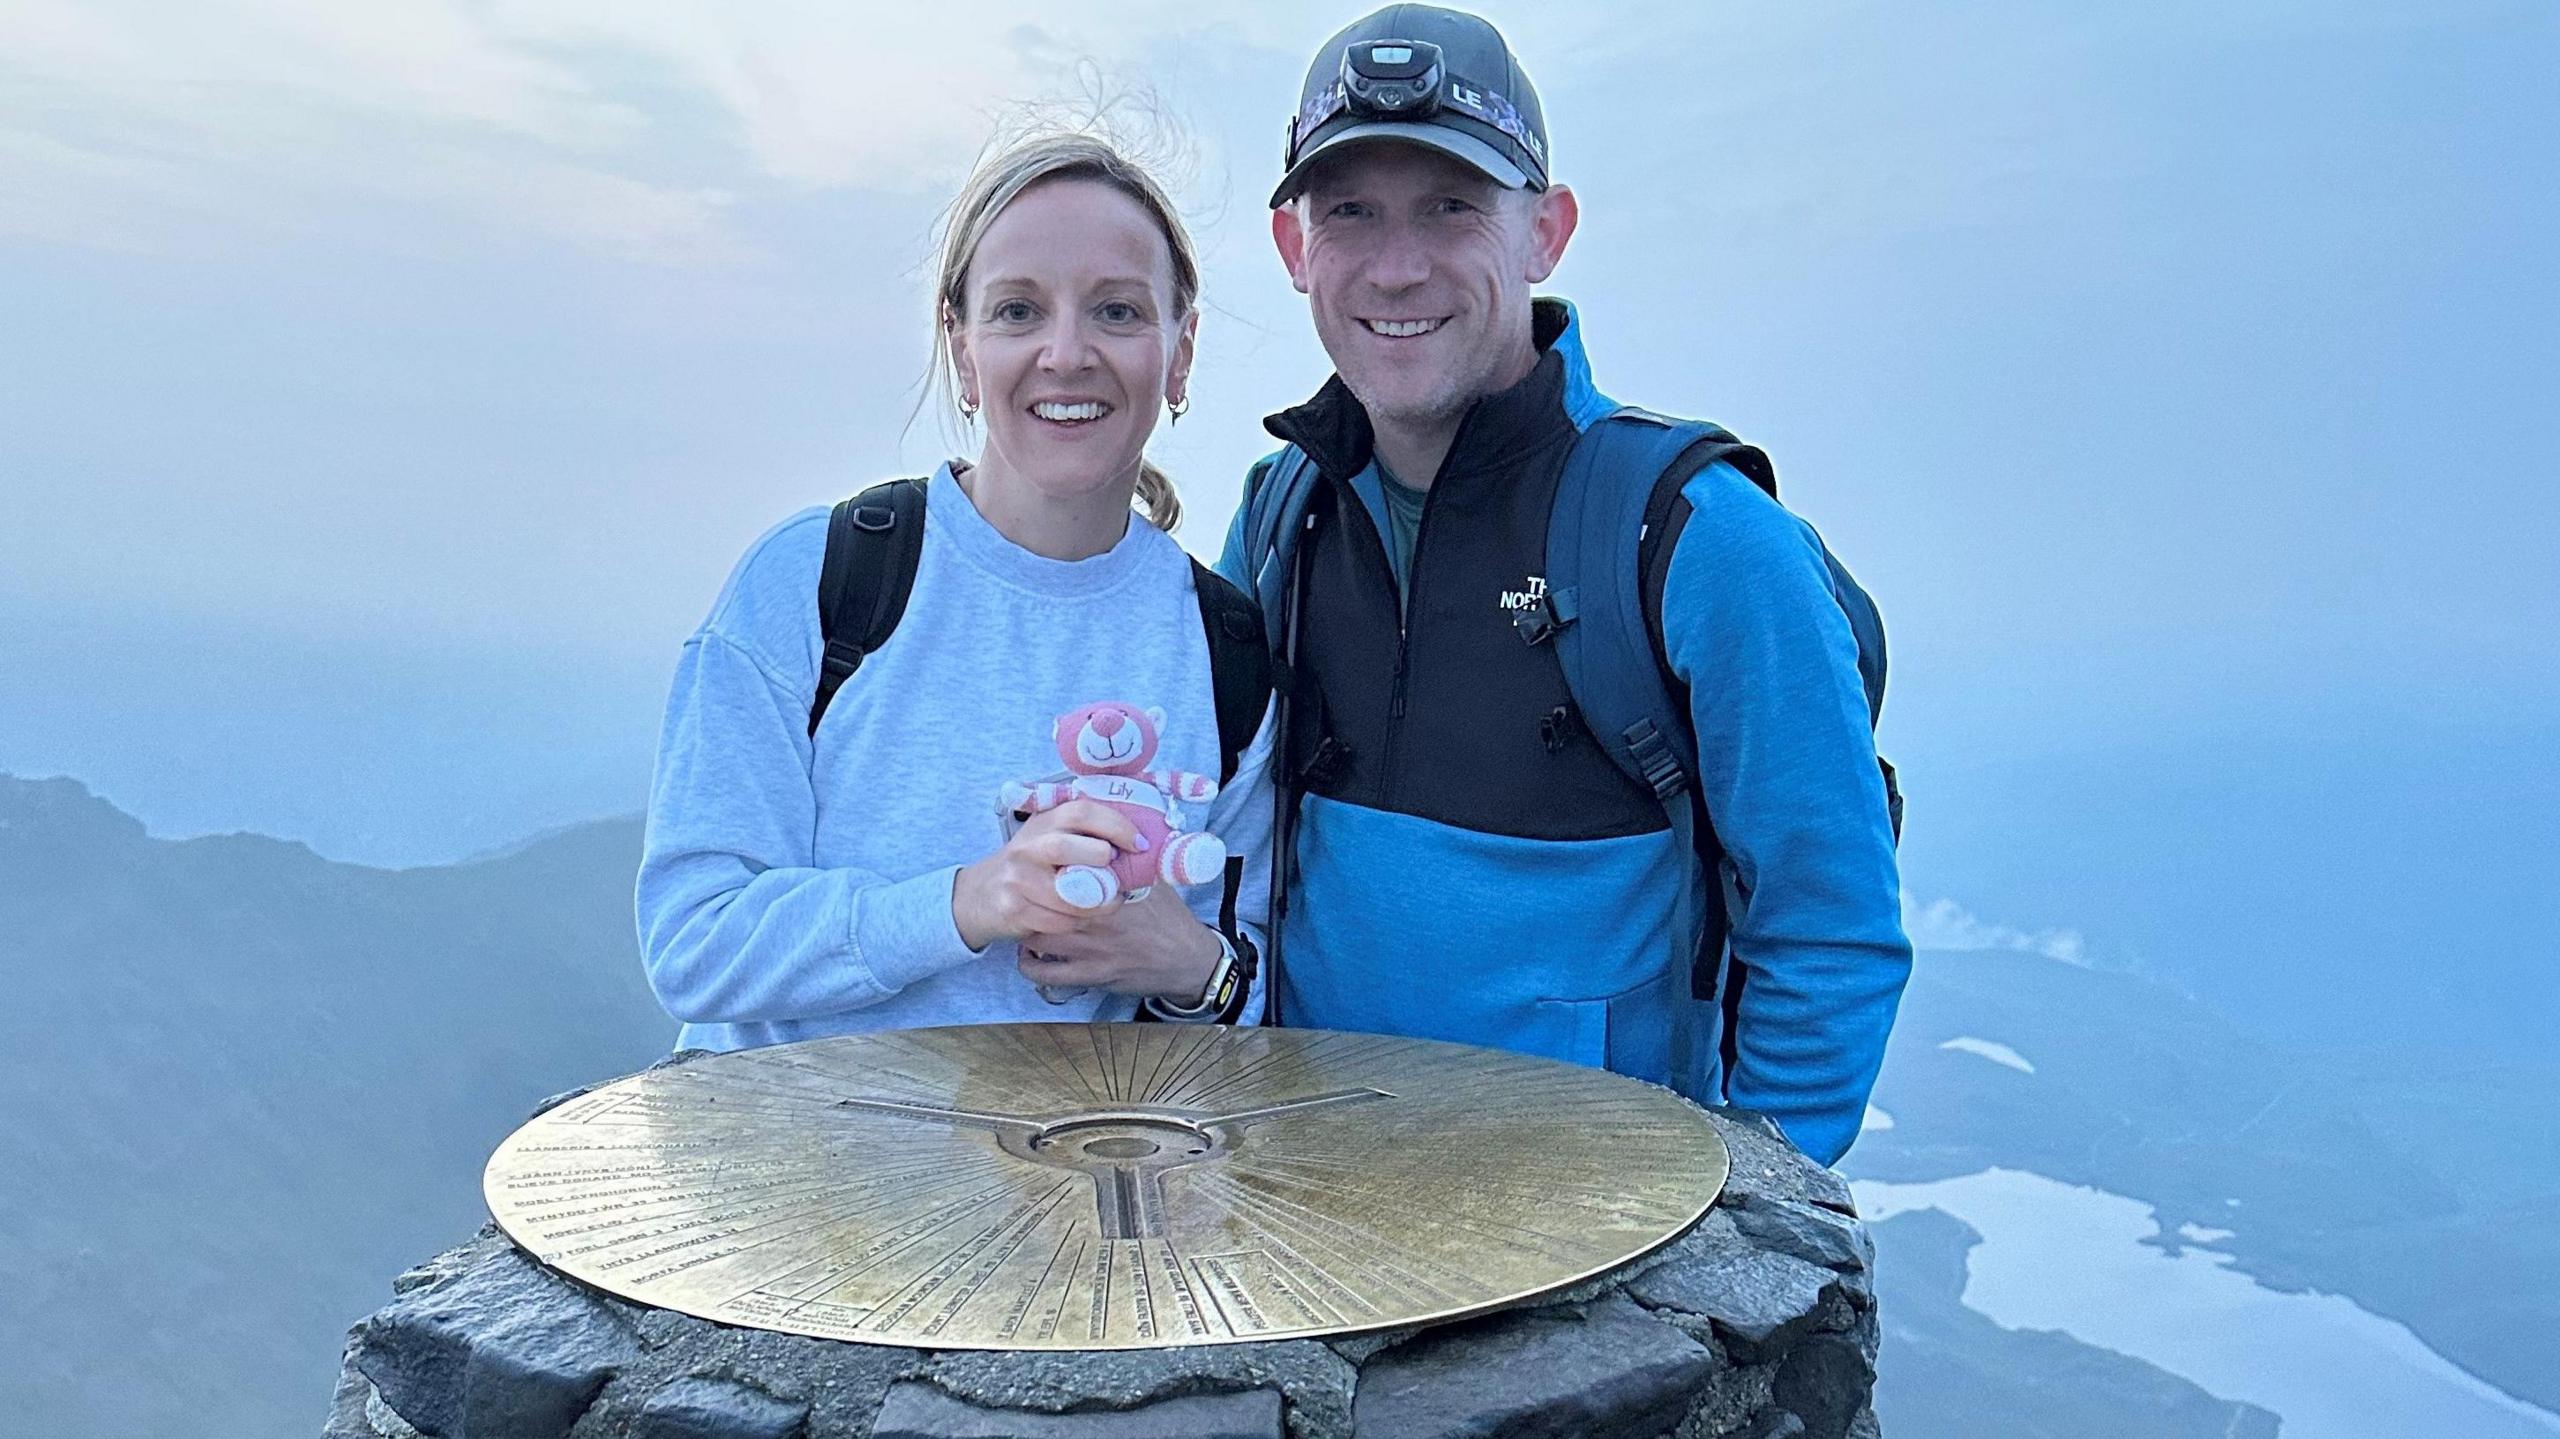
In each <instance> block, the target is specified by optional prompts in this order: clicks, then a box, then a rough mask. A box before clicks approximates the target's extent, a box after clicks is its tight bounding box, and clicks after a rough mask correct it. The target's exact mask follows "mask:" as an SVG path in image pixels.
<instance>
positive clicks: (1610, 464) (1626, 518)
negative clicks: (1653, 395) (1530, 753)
mask: <svg viewBox="0 0 2560 1439" xmlns="http://www.w3.org/2000/svg"><path fill="white" fill-rule="evenodd" d="M1702 445H1704V446H1708V447H1715V446H1719V445H1730V446H1733V447H1734V449H1735V450H1736V451H1740V450H1743V449H1747V448H1748V447H1746V446H1742V445H1740V444H1739V442H1738V441H1735V440H1734V439H1733V437H1732V436H1731V435H1729V434H1726V433H1725V432H1724V431H1723V430H1720V429H1718V428H1716V427H1715V426H1713V425H1708V424H1700V423H1694V422H1684V421H1678V420H1671V419H1666V418H1664V417H1663V416H1660V415H1656V414H1653V413H1651V412H1650V411H1645V410H1638V409H1634V408H1632V407H1629V408H1621V409H1619V410H1616V411H1613V412H1612V413H1610V414H1608V415H1606V416H1603V417H1602V418H1601V419H1599V420H1597V421H1595V422H1594V423H1593V424H1592V425H1591V426H1590V427H1589V428H1588V429H1585V430H1584V431H1583V432H1582V438H1581V439H1580V440H1579V441H1577V442H1576V443H1575V445H1574V447H1573V453H1572V454H1571V455H1570V456H1568V457H1567V458H1566V460H1565V467H1564V474H1563V476H1562V478H1560V479H1559V480H1558V481H1557V483H1556V499H1555V507H1554V509H1553V510H1552V511H1551V512H1550V513H1549V515H1548V519H1547V566H1546V568H1547V573H1546V581H1547V593H1546V596H1545V599H1544V602H1543V603H1540V604H1535V605H1532V606H1530V607H1529V608H1526V609H1523V610H1521V611H1519V612H1518V613H1517V614H1516V615H1515V616H1514V617H1513V621H1512V622H1513V624H1514V625H1515V626H1516V627H1517V628H1518V629H1519V631H1520V637H1521V638H1522V639H1524V640H1526V641H1528V642H1529V643H1531V644H1541V643H1544V642H1546V641H1547V640H1550V639H1552V640H1553V641H1554V642H1555V646H1556V659H1557V661H1558V662H1559V663H1561V664H1562V665H1563V667H1564V680H1565V686H1566V687H1567V688H1568V689H1570V690H1572V691H1573V702H1574V704H1575V706H1576V707H1577V708H1579V709H1580V710H1581V711H1582V718H1583V723H1584V724H1586V725H1588V726H1589V727H1590V729H1591V732H1592V734H1593V735H1594V736H1596V737H1597V738H1598V739H1599V741H1600V745H1601V748H1603V749H1604V750H1606V751H1607V752H1608V755H1609V758H1610V759H1611V760H1613V761H1615V762H1616V763H1617V766H1618V768H1620V769H1621V770H1624V771H1625V772H1626V773H1627V775H1628V777H1629V778H1632V779H1633V780H1635V781H1636V782H1637V783H1638V784H1641V785H1643V786H1645V787H1646V788H1648V789H1650V790H1652V791H1653V795H1654V798H1655V799H1657V800H1659V801H1661V803H1662V806H1663V808H1664V810H1665V811H1666V812H1668V814H1669V815H1670V817H1671V822H1672V824H1673V825H1674V826H1675V827H1676V828H1680V829H1683V830H1686V829H1688V828H1689V827H1690V822H1691V813H1690V808H1691V806H1690V800H1689V798H1688V792H1689V790H1690V789H1691V788H1692V786H1694V784H1695V783H1696V780H1697V773H1696V770H1697V741H1696V739H1695V738H1694V737H1693V736H1692V734H1691V732H1690V727H1689V714H1688V709H1687V707H1686V706H1684V705H1682V704H1681V703H1680V702H1679V700H1678V699H1677V697H1675V696H1674V695H1673V694H1672V691H1671V686H1670V683H1669V682H1668V680H1667V678H1666V676H1665V675H1664V673H1663V666H1662V660H1661V656H1660V654H1659V652H1658V650H1657V649H1656V647H1655V644H1654V640H1653V638H1652V636H1653V633H1654V625H1653V621H1652V619H1651V605H1652V604H1653V603H1655V602H1657V601H1658V597H1657V596H1648V595H1647V594H1646V586H1645V569H1646V566H1645V563H1644V561H1645V558H1646V555H1647V553H1648V547H1647V545H1646V543H1645V541H1646V539H1647V537H1648V530H1649V528H1650V527H1651V526H1652V525H1654V524H1658V523H1659V516H1658V515H1657V514H1655V513H1654V512H1655V511H1656V510H1657V509H1658V506H1657V505H1656V502H1655V501H1656V493H1657V491H1659V490H1660V489H1662V488H1663V482H1664V481H1665V480H1666V479H1667V478H1669V477H1670V476H1671V475H1672V473H1673V469H1674V466H1675V465H1680V464H1681V463H1682V458H1683V456H1687V455H1689V454H1690V452H1691V450H1692V449H1694V448H1698V447H1700V446H1702ZM1750 454H1751V455H1753V456H1755V457H1756V456H1757V455H1758V454H1759V452H1758V451H1756V450H1753V451H1750ZM1712 462H1713V460H1712V458H1709V459H1706V460H1703V461H1701V462H1700V463H1698V464H1696V465H1690V466H1685V468H1687V469H1688V470H1689V472H1690V473H1695V472H1696V470H1697V469H1700V468H1703V467H1704V465H1705V464H1706V463H1712ZM1760 463H1761V465H1762V466H1763V467H1764V468H1765V466H1766V463H1767V462H1766V461H1765V460H1762V461H1760Z"/></svg>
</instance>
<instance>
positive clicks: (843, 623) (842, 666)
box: [809, 479, 925, 736]
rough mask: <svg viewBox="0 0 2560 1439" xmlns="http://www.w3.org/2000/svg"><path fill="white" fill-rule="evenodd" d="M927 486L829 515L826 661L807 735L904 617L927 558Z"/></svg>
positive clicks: (822, 576) (882, 494) (883, 486)
mask: <svg viewBox="0 0 2560 1439" xmlns="http://www.w3.org/2000/svg"><path fill="white" fill-rule="evenodd" d="M924 487H925V482H924V481H923V480H920V479H907V480H887V481H884V482H882V483H880V484H876V485H873V486H872V487H871V488H869V489H867V490H864V491H863V492H862V493H861V494H858V495H855V496H854V497H853V498H852V499H849V500H843V501H840V502H838V503H837V505H836V507H835V510H834V512H833V513H832V514H830V515H828V516H827V558H826V561H825V563H823V564H822V565H820V566H819V568H818V632H819V634H820V636H821V637H822V638H824V640H825V641H826V655H825V658H824V659H822V660H821V661H820V662H819V666H818V694H817V698H816V699H815V700H814V701H813V702H812V703H811V704H810V706H809V733H810V734H811V735H812V736H815V735H816V734H817V732H818V721H819V720H821V719H823V718H825V716H826V713H827V704H828V702H829V701H831V700H833V699H834V698H835V697H836V691H837V690H839V689H842V688H843V687H844V682H845V680H846V679H847V678H849V677H850V676H851V675H852V674H853V672H854V671H855V670H858V669H860V668H862V661H863V659H864V657H866V656H868V655H869V654H870V653H871V652H872V651H873V650H876V649H878V648H880V646H881V645H882V644H883V643H885V642H886V641H887V640H888V638H889V634H890V632H891V631H892V630H895V629H896V628H897V627H898V620H899V618H900V617H901V616H903V615H905V614H906V612H907V592H908V591H910V590H912V589H914V588H915V583H916V561H917V558H918V557H919V556H920V555H922V554H923V553H924V511H925V493H924Z"/></svg>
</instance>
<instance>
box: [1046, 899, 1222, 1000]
mask: <svg viewBox="0 0 2560 1439" xmlns="http://www.w3.org/2000/svg"><path fill="white" fill-rule="evenodd" d="M1079 913H1084V914H1088V915H1091V916H1093V918H1092V919H1091V920H1090V921H1089V922H1088V923H1086V924H1084V925H1081V926H1079V927H1077V928H1076V929H1074V930H1072V931H1068V932H1064V933H1060V934H1056V935H1042V936H1040V937H1039V938H1037V939H1031V940H1025V941H1024V942H1023V946H1022V966H1021V967H1022V972H1023V974H1025V975H1026V976H1028V977H1029V978H1031V979H1032V980H1034V981H1036V982H1038V983H1041V984H1045V985H1049V986H1051V987H1052V988H1060V989H1066V988H1074V989H1107V990H1110V991H1111V992H1112V993H1114V994H1137V995H1149V994H1152V995H1158V996H1161V997H1163V998H1164V999H1166V1000H1169V1001H1171V1002H1172V1003H1174V1004H1176V1005H1181V1006H1185V1007H1188V1006H1189V1005H1192V1004H1194V1003H1197V1002H1198V1001H1199V999H1200V992H1201V991H1202V990H1203V989H1206V988H1207V987H1208V984H1209V975H1210V973H1211V971H1213V970H1215V969H1216V968H1217V967H1218V954H1219V949H1220V946H1219V943H1218V932H1217V931H1216V930H1213V929H1211V928H1209V926H1207V925H1205V924H1202V923H1201V922H1200V920H1199V918H1198V917H1197V916H1195V915H1193V914H1192V912H1191V909H1190V907H1189V906H1188V905H1185V904H1184V903H1183V902H1182V896H1181V894H1180V893H1179V892H1177V891H1176V890H1175V889H1174V887H1173V886H1172V885H1169V884H1158V885H1157V886H1156V887H1155V888H1154V889H1152V890H1150V891H1148V893H1147V897H1146V898H1145V899H1142V900H1139V901H1138V902H1137V903H1135V904H1121V905H1119V906H1117V907H1116V908H1114V909H1111V910H1085V911H1079Z"/></svg>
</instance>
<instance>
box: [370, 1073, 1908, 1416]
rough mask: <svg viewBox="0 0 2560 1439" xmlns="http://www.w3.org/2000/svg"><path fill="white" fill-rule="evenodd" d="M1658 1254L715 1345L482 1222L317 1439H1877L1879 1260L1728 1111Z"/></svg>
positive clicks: (1816, 1191) (1860, 1235) (1855, 1230)
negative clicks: (1151, 1313) (1293, 1316)
mask: <svg viewBox="0 0 2560 1439" xmlns="http://www.w3.org/2000/svg"><path fill="white" fill-rule="evenodd" d="M1717 1127H1718V1128H1719V1129H1720V1130H1721V1131H1722V1132H1723V1134H1724V1138H1725V1143H1726V1145H1727V1146H1729V1147H1730V1149H1731V1151H1732V1155H1733V1177H1732V1179H1731V1180H1730V1181H1729V1182H1728V1183H1727V1185H1726V1187H1725V1192H1724V1194H1723V1196H1722V1197H1721V1198H1719V1199H1718V1201H1717V1203H1716V1206H1715V1207H1714V1208H1713V1209H1711V1210H1709V1211H1708V1212H1707V1214H1706V1216H1705V1217H1704V1218H1703V1219H1701V1220H1700V1221H1699V1222H1698V1224H1696V1225H1695V1226H1694V1227H1692V1228H1691V1229H1690V1231H1689V1232H1688V1233H1687V1234H1685V1235H1683V1236H1682V1237H1681V1238H1679V1239H1678V1240H1676V1241H1674V1242H1673V1243H1671V1244H1670V1245H1668V1246H1666V1247H1664V1248H1662V1249H1659V1250H1656V1251H1655V1252H1653V1253H1652V1254H1648V1255H1646V1256H1644V1257H1643V1258H1641V1259H1638V1260H1636V1261H1635V1262H1633V1263H1630V1264H1628V1265H1625V1266H1624V1267H1622V1268H1620V1269H1618V1270H1615V1271H1613V1272H1611V1273H1609V1274H1606V1275H1603V1276H1601V1277H1599V1278H1597V1279H1593V1280H1591V1281H1588V1282H1586V1283H1584V1284H1581V1285H1578V1286H1576V1287H1575V1288H1573V1289H1570V1290H1566V1291H1564V1292H1562V1293H1561V1294H1558V1295H1555V1296H1553V1297H1551V1298H1550V1299H1549V1300H1547V1301H1546V1302H1543V1303H1539V1304H1535V1305H1532V1306H1528V1307H1523V1308H1518V1309H1513V1310H1508V1311H1504V1312H1501V1313H1497V1314H1493V1315H1488V1316H1484V1317H1480V1318H1476V1319H1469V1320H1461V1321H1458V1322H1455V1323H1449V1324H1440V1325H1433V1326H1428V1327H1425V1328H1422V1329H1418V1330H1410V1329H1409V1330H1390V1331H1383V1332H1379V1333H1374V1334H1362V1335H1353V1336H1346V1337H1339V1338H1335V1339H1330V1340H1291V1341H1283V1342H1276V1343H1249V1344H1221V1345H1207V1346H1200V1347H1196V1348H1189V1349H1158V1350H1142V1351H1129V1352H1097V1353H979V1352H968V1351H933V1350H922V1349H907V1348H890V1347H885V1346H876V1345H868V1344H849V1343H843V1342H840V1341H834V1340H826V1339H809V1338H802V1337H799V1336H795V1335H785V1334H773V1333H767V1332H764V1331H760V1330H752V1329H738V1328H732V1327H729V1326H727V1325H722V1324H714V1323H711V1322H708V1321H705V1320H700V1319H694V1318H691V1317H689V1316H687V1315H682V1314H677V1313H674V1312H672V1311H668V1310H657V1309H646V1308H642V1307H640V1306H638V1305H634V1304H629V1303H626V1302H624V1301H622V1300H619V1299H616V1298H613V1297H611V1296H609V1295H603V1294H599V1293H596V1292H594V1291H592V1290H589V1289H587V1288H585V1287H583V1286H581V1285H578V1284H576V1283H573V1282H571V1281H569V1280H566V1279H563V1278H561V1277H559V1276H557V1275H555V1274H553V1273H551V1272H550V1271H548V1270H545V1269H544V1268H542V1266H540V1265H539V1264H536V1263H535V1262H534V1261H532V1260H531V1259H529V1258H527V1257H526V1256H525V1255H523V1254H522V1253H520V1252H519V1251H518V1250H517V1249H516V1248H515V1247H514V1246H513V1245H512V1244H510V1243H509V1242H508V1241H507V1240H506V1239H505V1237H504V1236H502V1235H500V1234H498V1233H497V1232H496V1231H495V1229H494V1228H492V1229H489V1230H484V1231H483V1232H482V1233H481V1235H480V1236H479V1237H478V1238H476V1239H474V1240H472V1241H471V1242H470V1243H468V1244H465V1245H463V1246H461V1247H460V1248H457V1249H453V1250H449V1251H447V1252H445V1253H443V1254H440V1255H437V1256H436V1257H435V1258H433V1259H431V1260H429V1261H427V1262H426V1263H425V1264H423V1265H420V1266H419V1267H418V1268H416V1269H413V1270H411V1271H409V1272H408V1273H406V1274H403V1275H401V1276H400V1277H399V1278H398V1279H397V1280H395V1281H394V1282H393V1284H392V1290H393V1293H394V1295H395V1297H394V1299H393V1300H392V1302H391V1303H390V1304H389V1305H388V1306H386V1307H385V1308H383V1309H382V1310H381V1311H380V1312H379V1313H376V1314H374V1315H373V1316H371V1317H370V1318H367V1319H366V1320H364V1321H363V1322H362V1323H360V1324H358V1325H357V1326H356V1327H355V1329H354V1330H353V1331H352V1332H351V1333H350V1335H349V1337H348V1346H347V1353H346V1362H345V1366H344V1369H343V1371H342V1374H341V1378H340V1382H339V1386H338V1393H337V1399H336V1404H335V1406H334V1408H333V1409H332V1411H331V1414H330V1417H329V1423H328V1428H327V1430H326V1431H325V1433H326V1439H410V1436H412V1435H424V1436H427V1439H608V1436H612V1439H865V1436H869V1439H927V1436H932V1439H961V1436H969V1437H970V1439H1283V1436H1287V1439H1347V1436H1359V1439H1369V1436H1392V1439H1430V1436H1435V1435H1449V1436H1457V1435H1468V1436H1512V1435H1519V1436H1556V1439H1567V1436H1570V1439H1619V1436H1623V1439H1656V1436H1675V1435H1676V1436H1679V1439H1710V1436H1716V1439H1722V1436H1749V1439H1782V1436H1789V1435H1802V1436H1809V1439H1842V1436H1851V1435H1857V1436H1873V1435H1875V1433H1876V1423H1875V1415H1874V1412H1873V1410H1872V1409H1871V1408H1870V1407H1869V1405H1868V1394H1869V1391H1870V1389H1871V1388H1872V1386H1873V1384H1874V1381H1875V1353H1876V1334H1877V1328H1876V1314H1875V1291H1874V1288H1873V1285H1872V1282H1871V1264H1872V1260H1873V1257H1874V1251H1873V1248H1872V1246H1871V1245H1870V1244H1869V1242H1868V1239H1867V1234H1866V1230H1865V1228H1864V1226H1862V1225H1860V1224H1859V1223H1858V1222H1857V1221H1856V1220H1855V1219H1854V1218H1852V1217H1851V1209H1850V1202H1849V1191H1848V1187H1847V1186H1846V1185H1844V1184H1842V1183H1841V1182H1840V1180H1839V1179H1838V1178H1837V1177H1836V1176H1834V1175H1833V1174H1832V1173H1831V1172H1830V1171H1828V1170H1825V1169H1823V1168H1821V1167H1819V1166H1817V1165H1815V1164H1813V1163H1812V1162H1810V1161H1809V1160H1807V1159H1805V1158H1804V1157H1803V1156H1802V1155H1800V1154H1798V1153H1797V1152H1796V1151H1795V1150H1794V1149H1792V1148H1790V1147H1788V1146H1787V1145H1786V1143H1785V1142H1784V1141H1782V1140H1780V1139H1778V1138H1777V1137H1776V1132H1775V1131H1774V1130H1773V1129H1770V1128H1767V1127H1765V1126H1764V1124H1763V1122H1761V1121H1758V1120H1756V1119H1754V1118H1752V1117H1750V1116H1745V1115H1740V1114H1722V1115H1718V1116H1717Z"/></svg>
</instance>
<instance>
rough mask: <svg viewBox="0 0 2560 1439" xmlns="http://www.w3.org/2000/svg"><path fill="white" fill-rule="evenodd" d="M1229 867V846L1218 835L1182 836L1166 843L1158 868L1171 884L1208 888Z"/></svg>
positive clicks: (1194, 834)
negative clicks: (1197, 885)
mask: <svg viewBox="0 0 2560 1439" xmlns="http://www.w3.org/2000/svg"><path fill="white" fill-rule="evenodd" d="M1226 865H1227V842H1226V841H1225V840H1222V839H1220V838H1218V837H1217V836H1216V835H1214V834H1208V833H1205V832H1194V833H1190V834H1178V835H1175V836H1174V837H1173V838H1171V839H1169V840H1167V841H1165V846H1164V859H1163V860H1162V861H1161V862H1160V864H1159V865H1158V871H1157V872H1158V873H1160V874H1162V875H1163V876H1164V878H1165V882H1166V883H1168V884H1180V885H1193V884H1207V883H1208V882H1209V881H1211V880H1213V879H1216V878H1217V877H1218V872H1219V871H1220V870H1222V869H1224V868H1226Z"/></svg>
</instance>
